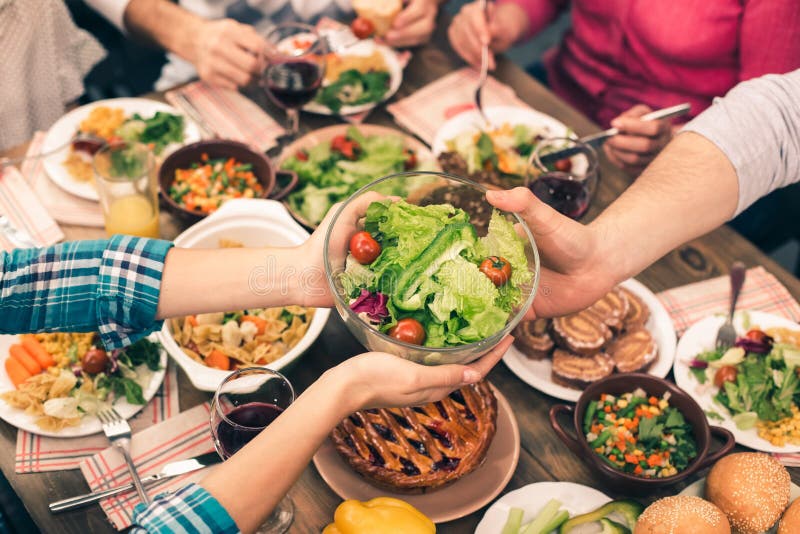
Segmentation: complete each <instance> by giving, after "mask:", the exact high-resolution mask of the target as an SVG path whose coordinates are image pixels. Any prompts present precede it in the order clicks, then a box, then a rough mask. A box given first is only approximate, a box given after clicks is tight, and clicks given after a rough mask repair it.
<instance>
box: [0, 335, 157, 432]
mask: <svg viewBox="0 0 800 534" xmlns="http://www.w3.org/2000/svg"><path fill="white" fill-rule="evenodd" d="M150 339H151V340H152V341H156V339H157V337H156V335H155V334H153V335H151V336H150ZM14 343H19V337H18V336H0V368H2V369H5V361H6V359H7V358H10V356H9V354H8V349H9V348H10V347H11V345H13V344H14ZM166 370H167V354H166V352H164V350H161V369H160V370H159V371H156V372H154V373H153V375H152V376H151V377H150V383H149V384H148V385H147V387H146V388H143V391H142V395H143V396H144V400H145V403H144V404H143V405H139V404H129V403H128V402H127V401H126V400H125V399H119V400H118V401H117V402H115V403H114V409H116V410H117V412H119V414H120V415H121V416H122V417H124V418H125V419H130V418H131V417H133V416H134V415H136V414H137V413H139V411H140V410H141V409H142V408H144V407H145V406H147V403H148V402H150V399H152V398H153V395H155V394H156V391H158V388H159V387H160V386H161V382H162V381H163V380H164V373H166ZM13 389H14V384H12V383H11V380H10V379H9V378H8V375H7V374H6V372H5V370H3V371H0V391H11V390H13ZM0 419H2V420H3V421H5V422H6V423H8V424H10V425H12V426H15V427H17V428H19V429H20V430H25V431H27V432H30V433H31V434H38V435H40V436H50V437H56V438H77V437H82V436H89V435H91V434H97V433H98V432H102V431H103V428H102V426H101V425H100V420H99V419H97V417H95V416H94V415H87V416H86V417H84V418H83V419H81V424H79V425H77V426H68V427H66V428H62V429H61V430H59V431H57V432H53V431H48V430H43V429H42V428H40V427H39V426H38V425H37V424H36V418H35V417H34V416H32V415H29V414H27V413H25V410H20V409H17V408H14V407H12V406H10V405H9V404H7V403H6V402H5V401H3V400H0Z"/></svg>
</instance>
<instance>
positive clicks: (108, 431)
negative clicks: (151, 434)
mask: <svg viewBox="0 0 800 534" xmlns="http://www.w3.org/2000/svg"><path fill="white" fill-rule="evenodd" d="M97 418H98V419H100V422H101V423H102V424H103V432H104V433H105V435H106V437H107V438H108V441H110V442H111V445H113V446H114V447H116V448H117V450H118V451H119V452H120V453H122V457H123V458H125V463H126V464H128V471H129V472H130V474H131V478H132V479H133V485H134V487H135V488H136V493H138V494H139V499H140V500H141V501H142V502H143V503H144V504H148V503H149V502H150V499H149V498H148V497H147V493H145V492H144V486H143V485H142V481H141V479H140V478H139V474H138V473H137V472H136V466H135V465H133V459H132V458H131V427H130V425H129V424H128V422H127V421H126V420H125V419H123V418H122V416H121V415H120V414H119V413H117V410H115V409H114V408H109V409H106V410H102V411H101V412H99V413H98V414H97Z"/></svg>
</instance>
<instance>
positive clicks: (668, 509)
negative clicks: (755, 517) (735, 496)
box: [633, 495, 731, 534]
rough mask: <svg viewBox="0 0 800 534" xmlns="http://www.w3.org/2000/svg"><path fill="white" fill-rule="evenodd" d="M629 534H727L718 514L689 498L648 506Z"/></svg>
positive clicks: (701, 501) (725, 522)
mask: <svg viewBox="0 0 800 534" xmlns="http://www.w3.org/2000/svg"><path fill="white" fill-rule="evenodd" d="M633 534H731V526H730V524H729V523H728V519H727V518H726V517H725V514H723V513H722V511H721V510H720V509H719V508H717V507H716V506H714V505H713V504H711V503H710V502H708V501H706V500H704V499H701V498H700V497H694V496H692V495H676V496H674V497H664V498H663V499H659V500H657V501H656V502H654V503H653V504H651V505H650V506H648V507H647V508H646V509H645V511H644V512H642V515H640V516H639V519H638V521H636V526H635V527H634V529H633Z"/></svg>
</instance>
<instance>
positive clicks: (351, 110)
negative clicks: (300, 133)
mask: <svg viewBox="0 0 800 534" xmlns="http://www.w3.org/2000/svg"><path fill="white" fill-rule="evenodd" d="M373 50H377V51H378V52H380V53H381V55H382V56H383V60H384V62H385V63H386V68H387V69H388V70H389V88H388V89H387V90H386V93H385V94H384V95H383V98H382V99H381V100H380V101H379V102H367V103H365V104H359V105H357V106H342V107H341V109H340V110H339V113H334V112H333V111H332V110H331V109H330V108H329V107H327V106H323V105H322V104H320V103H319V102H317V101H315V100H312V101H311V102H309V103H308V104H306V105H305V106H303V111H309V112H311V113H317V114H319V115H355V114H356V113H362V112H364V111H368V110H370V109H372V108H374V107H375V106H377V105H378V104H380V103H381V102H385V101H387V100H389V99H390V98H392V97H393V96H394V94H395V93H396V92H397V90H398V89H400V84H402V83H403V66H402V65H401V64H400V60H399V59H398V57H397V52H395V51H394V50H393V49H392V48H389V47H388V46H386V45H382V44H378V43H376V42H375V41H373V40H372V39H364V40H361V41H359V42H358V43H356V44H355V45H353V46H351V47H348V48H347V53H346V54H344V55H348V56H349V55H354V56H355V55H361V56H369V55H371V54H372V51H373Z"/></svg>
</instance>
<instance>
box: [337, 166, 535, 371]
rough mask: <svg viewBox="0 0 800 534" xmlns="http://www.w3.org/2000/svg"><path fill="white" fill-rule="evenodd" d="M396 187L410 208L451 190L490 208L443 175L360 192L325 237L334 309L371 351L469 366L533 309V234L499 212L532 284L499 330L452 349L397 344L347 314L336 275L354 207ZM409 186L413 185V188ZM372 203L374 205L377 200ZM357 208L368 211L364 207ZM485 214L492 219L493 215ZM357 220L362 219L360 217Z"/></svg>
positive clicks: (415, 176)
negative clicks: (521, 245) (511, 229)
mask: <svg viewBox="0 0 800 534" xmlns="http://www.w3.org/2000/svg"><path fill="white" fill-rule="evenodd" d="M400 183H402V184H403V190H406V191H409V193H408V196H407V198H406V201H407V202H409V203H411V204H420V203H424V202H423V201H424V200H425V199H426V198H427V197H428V196H429V194H430V193H432V192H433V191H435V190H437V189H439V188H441V187H451V188H459V189H465V190H472V192H473V193H474V192H475V191H478V192H479V193H480V196H481V198H482V200H481V202H482V203H484V204H485V206H489V204H488V202H486V200H485V192H486V191H487V188H485V187H483V186H482V185H479V184H477V183H475V182H473V181H471V180H468V179H466V178H462V177H459V176H454V175H451V174H446V173H441V172H433V171H409V172H402V173H397V174H392V175H389V176H385V177H383V178H380V179H378V180H375V181H374V182H371V183H370V184H367V185H366V186H364V187H362V188H361V189H359V190H358V191H357V192H356V193H355V194H353V195H352V196H351V197H350V198H349V199H347V200H346V201H345V202H344V203H342V205H341V206H339V207H338V209H337V210H336V212H335V213H334V215H333V217H332V219H331V222H330V224H329V225H328V229H327V231H326V233H325V242H324V247H323V258H324V262H323V263H324V266H325V277H326V279H327V281H328V285H329V287H330V289H331V293H332V294H333V298H334V303H335V305H336V309H337V311H338V312H339V315H340V316H341V318H342V320H343V321H344V323H345V325H346V326H347V328H348V330H350V332H351V333H352V334H353V335H354V336H355V337H356V338H357V339H358V341H359V342H360V343H361V344H362V345H364V346H365V347H366V348H367V349H369V350H372V351H383V352H388V353H391V354H395V355H397V356H401V357H403V358H405V359H407V360H410V361H413V362H417V363H422V364H426V365H443V364H467V363H470V362H472V361H473V360H475V359H477V358H479V357H480V356H481V355H483V354H485V353H486V352H488V351H489V350H491V349H492V348H494V347H495V346H496V345H497V344H498V343H499V342H500V341H501V340H502V339H503V338H504V337H505V336H506V335H508V334H509V333H510V332H511V331H512V330H513V329H514V327H515V326H516V325H517V324H518V323H519V322H520V321H521V320H522V318H523V316H524V315H525V312H526V311H527V309H528V308H529V307H530V306H531V304H532V303H533V299H534V296H535V295H536V290H537V288H538V285H539V273H540V263H539V251H538V249H537V248H536V243H535V241H534V238H533V234H532V233H531V231H530V229H529V228H528V226H527V224H526V223H525V221H524V220H523V219H522V218H521V217H520V216H519V215H517V214H514V213H508V212H503V211H502V210H498V211H499V212H500V213H501V214H502V215H503V216H505V217H506V218H507V219H508V220H510V221H512V222H514V223H516V224H517V228H518V229H519V230H518V233H519V234H521V235H522V237H523V241H525V255H526V259H527V260H528V269H529V270H530V271H531V273H532V279H531V281H530V282H529V283H527V284H524V285H521V286H520V290H521V292H522V299H521V304H520V305H518V306H516V307H514V308H513V309H512V312H511V315H510V317H509V319H508V320H507V322H506V325H505V327H504V328H503V329H501V330H500V331H498V332H496V333H494V334H492V335H491V336H489V337H486V338H484V339H482V340H480V341H477V342H473V343H469V344H464V345H458V346H451V347H441V348H435V347H425V346H420V345H413V344H409V343H405V342H402V341H399V340H397V339H394V338H392V337H390V336H388V335H386V334H384V333H382V332H379V331H378V330H376V329H375V328H372V327H371V326H370V325H369V324H367V323H366V322H365V321H364V320H363V319H362V318H361V317H359V315H358V314H357V313H356V312H354V311H353V310H351V309H350V302H349V295H347V294H346V292H345V291H344V289H343V287H342V284H341V282H340V280H339V274H340V273H341V272H342V271H343V270H344V261H345V257H346V255H347V242H348V241H349V239H350V236H351V235H352V233H353V232H354V231H357V230H359V229H361V228H360V227H356V228H354V227H353V226H352V224H353V222H355V219H352V220H350V221H347V220H345V219H346V218H347V216H350V217H353V209H354V207H356V206H358V203H364V202H365V199H364V195H366V194H369V193H372V194H375V193H378V192H381V193H382V194H384V195H386V194H387V192H391V191H392V189H393V184H400ZM412 183H413V184H416V185H411V184H412ZM376 199H378V197H377V195H376ZM359 207H362V208H363V210H366V207H367V206H366V205H364V206H359ZM456 207H459V206H456ZM460 207H462V208H465V211H467V213H468V214H469V215H471V216H472V215H473V213H472V212H471V210H470V208H469V207H466V206H460ZM489 212H490V213H491V211H489ZM359 215H363V212H362V213H360V214H359Z"/></svg>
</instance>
